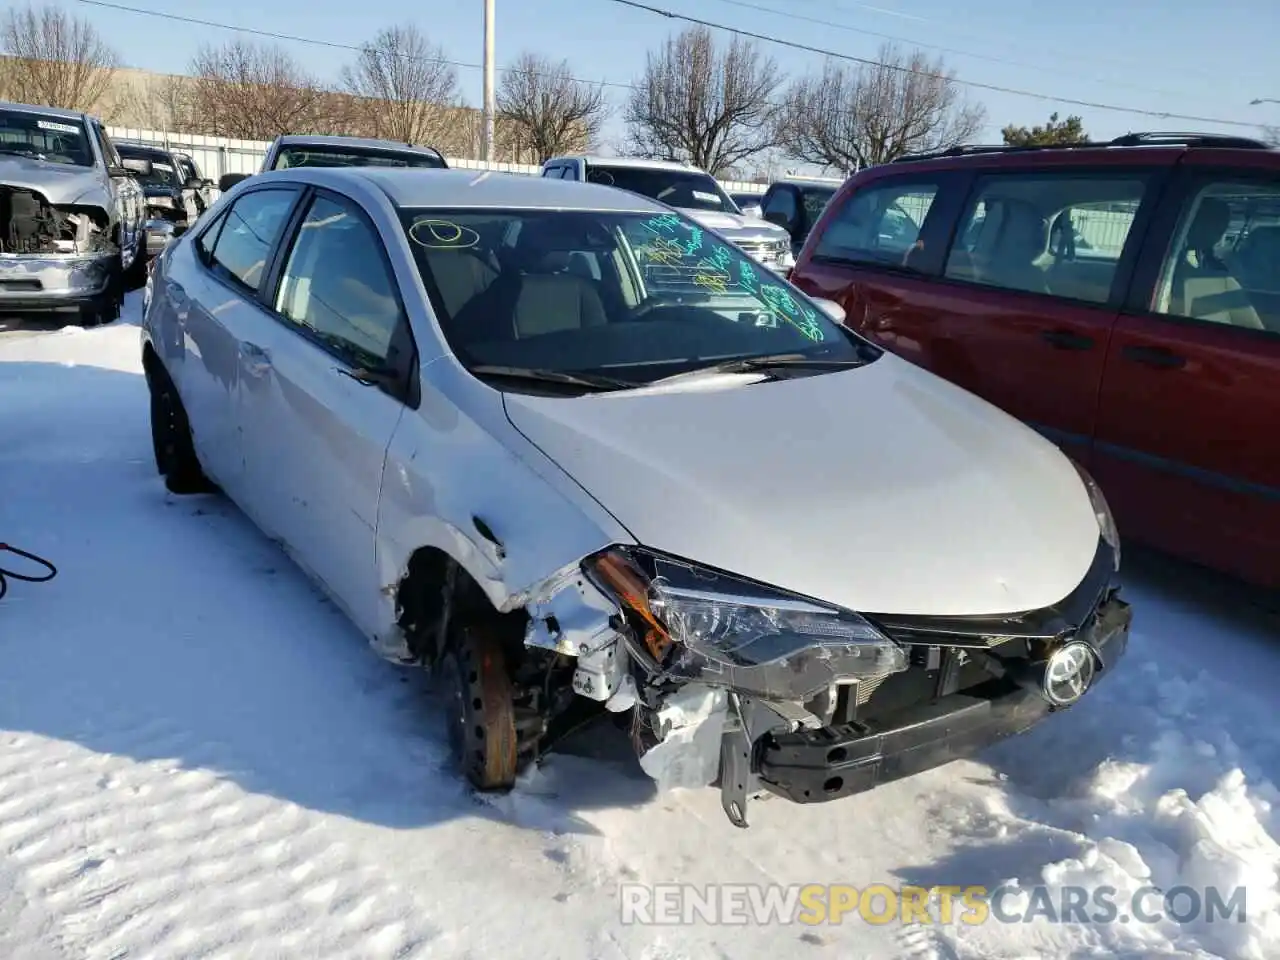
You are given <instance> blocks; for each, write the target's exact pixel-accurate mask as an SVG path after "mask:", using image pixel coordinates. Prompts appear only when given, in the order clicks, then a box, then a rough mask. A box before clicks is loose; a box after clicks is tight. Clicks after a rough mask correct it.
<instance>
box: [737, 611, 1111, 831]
mask: <svg viewBox="0 0 1280 960" xmlns="http://www.w3.org/2000/svg"><path fill="white" fill-rule="evenodd" d="M1131 620H1132V612H1131V610H1130V608H1129V605H1128V604H1127V603H1126V602H1125V601H1123V600H1121V599H1120V598H1119V597H1118V596H1117V595H1115V594H1112V595H1111V596H1110V597H1109V598H1108V599H1107V600H1105V601H1104V602H1103V603H1102V604H1101V605H1100V606H1099V608H1098V610H1097V613H1096V615H1095V616H1094V617H1093V618H1092V619H1091V621H1090V624H1089V625H1088V626H1087V627H1086V628H1085V629H1084V630H1081V631H1080V632H1079V633H1078V634H1076V635H1075V636H1074V637H1069V638H1066V639H1068V640H1072V639H1074V640H1082V641H1084V642H1085V643H1087V644H1088V645H1089V647H1090V648H1091V649H1092V650H1093V653H1094V656H1095V663H1096V672H1095V674H1094V676H1093V679H1092V682H1091V684H1090V687H1089V688H1088V689H1092V685H1093V684H1096V682H1097V680H1098V679H1100V678H1101V677H1104V676H1106V675H1107V674H1109V673H1110V672H1111V670H1112V669H1114V667H1115V665H1116V663H1117V662H1118V661H1119V660H1120V659H1121V657H1122V656H1123V655H1124V653H1125V650H1126V649H1127V646H1128V642H1129V627H1130V623H1131ZM1087 695H1088V694H1087V691H1086V693H1085V696H1087ZM1077 702H1078V701H1077ZM1055 709H1064V708H1057V707H1054V706H1053V705H1052V704H1050V702H1049V701H1048V700H1047V699H1046V698H1045V697H1044V696H1042V695H1041V694H1040V693H1039V692H1038V691H1037V690H1036V689H1033V688H1031V687H1030V686H1029V685H1020V684H1019V683H1018V682H1015V681H1014V679H1013V678H1012V675H1008V676H1005V677H995V676H993V678H992V680H991V681H990V682H988V683H985V684H983V685H981V686H980V687H976V688H971V689H969V690H966V691H964V692H962V693H953V694H951V695H948V696H943V697H940V698H938V699H936V700H933V701H931V702H926V703H920V704H916V705H914V706H911V707H907V708H904V709H902V710H899V711H896V712H895V713H894V714H892V715H890V716H888V717H885V718H883V719H882V720H881V721H879V722H876V721H867V722H864V723H850V724H845V725H842V726H834V727H826V728H822V729H818V730H812V729H808V730H804V729H802V730H797V731H794V732H786V733H766V734H764V735H763V736H761V737H760V738H759V739H758V740H755V742H754V743H750V738H749V737H747V738H744V737H743V736H742V734H743V732H744V731H743V730H742V729H741V727H740V726H739V725H736V724H735V725H732V726H731V728H730V730H729V731H728V732H727V733H726V744H725V746H724V749H725V754H724V760H725V761H726V762H727V763H728V767H726V769H728V768H731V767H732V766H733V762H732V758H731V757H730V756H729V754H730V753H731V752H736V753H737V754H738V756H739V758H740V759H739V761H738V762H740V763H742V764H743V765H744V766H745V765H746V764H750V771H749V772H750V775H751V779H752V780H754V781H756V782H757V783H758V784H759V785H760V786H761V787H763V788H764V789H766V790H767V791H769V792H770V793H774V794H777V795H779V796H782V797H785V798H787V799H788V800H792V801H794V802H796V803H822V802H826V801H830V800H836V799H839V798H841V797H847V796H850V795H852V794H855V793H861V792H863V791H866V790H870V789H872V788H873V787H876V786H878V785H880V784H883V783H888V782H890V781H893V780H898V779H902V778H904V777H908V776H911V775H913V774H916V773H920V772H922V771H924V770H928V769H930V768H932V767H937V766H941V765H942V764H946V763H950V762H951V761H953V760H958V759H961V758H964V757H967V756H970V755H972V754H974V753H976V752H978V751H980V750H982V749H984V748H985V747H988V746H990V745H992V744H994V743H996V742H998V741H1000V740H1003V739H1004V738H1006V737H1009V736H1013V735H1016V734H1019V733H1023V732H1025V731H1026V730H1028V729H1030V728H1031V727H1033V726H1035V725H1036V724H1037V723H1039V722H1040V721H1041V720H1042V719H1044V718H1045V717H1046V716H1047V715H1048V714H1049V713H1051V712H1053V711H1054V710H1055ZM748 743H750V746H749V747H747V744H748ZM744 747H746V748H747V749H746V756H743V755H742V753H743V749H744ZM739 772H741V773H746V772H747V771H746V770H741V768H739ZM739 779H741V778H739ZM726 786H728V785H727V784H726V783H725V782H723V781H722V784H721V787H722V791H723V790H724V788H725V787H726ZM734 793H735V794H736V795H734V796H728V795H726V797H725V810H726V812H727V813H728V814H729V816H730V819H731V820H734V822H735V823H738V825H739V826H745V825H746V821H745V816H742V815H741V814H742V809H741V808H742V806H744V804H745V796H743V795H742V794H741V793H738V792H737V791H734ZM735 803H736V804H737V806H738V814H739V815H738V816H736V817H735V811H734V804H735ZM739 821H740V822H739Z"/></svg>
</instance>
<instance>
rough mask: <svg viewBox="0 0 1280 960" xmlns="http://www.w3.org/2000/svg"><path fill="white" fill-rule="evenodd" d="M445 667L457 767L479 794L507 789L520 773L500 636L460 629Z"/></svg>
mask: <svg viewBox="0 0 1280 960" xmlns="http://www.w3.org/2000/svg"><path fill="white" fill-rule="evenodd" d="M441 667H442V671H441V672H442V674H443V677H444V679H445V681H446V683H447V687H446V690H447V696H448V706H447V708H446V718H447V721H448V726H449V745H450V747H451V748H452V750H453V757H454V761H455V762H456V763H457V764H458V767H459V768H460V769H461V771H462V772H463V774H465V775H466V778H467V780H468V781H470V783H471V785H472V786H474V787H475V788H476V789H478V790H506V789H509V788H510V787H512V786H513V785H514V784H515V782H516V773H517V770H518V746H517V738H516V724H515V704H514V689H513V686H512V683H511V677H510V675H509V674H508V672H507V658H506V654H505V653H504V651H503V647H502V643H501V641H500V640H499V638H498V632H497V630H496V629H495V628H494V627H492V626H490V625H486V624H484V623H476V624H472V625H468V626H465V627H462V628H460V629H459V630H458V633H457V635H456V639H455V640H454V642H453V644H452V645H451V648H450V650H449V652H448V653H446V654H445V657H444V659H443V661H442V663H441Z"/></svg>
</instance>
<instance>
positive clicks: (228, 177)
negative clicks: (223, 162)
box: [218, 173, 251, 193]
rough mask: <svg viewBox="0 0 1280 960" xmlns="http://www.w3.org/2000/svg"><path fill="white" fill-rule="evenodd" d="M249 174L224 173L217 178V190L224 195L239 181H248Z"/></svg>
mask: <svg viewBox="0 0 1280 960" xmlns="http://www.w3.org/2000/svg"><path fill="white" fill-rule="evenodd" d="M250 176H251V174H248V173H224V174H223V175H222V176H221V177H220V178H218V189H219V190H221V191H222V192H223V193H226V192H227V191H228V190H230V189H231V188H232V187H234V186H235V185H236V184H237V183H239V182H240V181H241V180H248V179H249V177H250Z"/></svg>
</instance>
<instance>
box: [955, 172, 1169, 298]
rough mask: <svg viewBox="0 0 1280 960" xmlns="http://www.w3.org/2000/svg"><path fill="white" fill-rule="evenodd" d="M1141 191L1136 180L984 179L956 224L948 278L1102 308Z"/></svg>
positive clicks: (1138, 181) (1043, 177)
mask: <svg viewBox="0 0 1280 960" xmlns="http://www.w3.org/2000/svg"><path fill="white" fill-rule="evenodd" d="M1145 187H1146V183H1145V181H1144V180H1142V179H1140V178H1135V177H1098V176H1084V177H1082V176H1079V175H1076V176H1042V175H1033V176H1016V175H998V176H991V177H987V178H985V179H984V180H982V181H979V184H978V188H977V192H976V194H975V196H974V198H973V199H972V201H971V202H970V204H969V207H968V208H967V210H966V211H965V213H964V215H963V216H962V217H961V218H960V225H959V229H958V230H957V232H956V241H955V243H954V245H953V246H952V248H951V252H950V254H949V255H948V257H947V265H946V271H945V274H946V276H948V277H950V278H951V279H953V280H966V281H969V282H971V283H981V284H985V285H988V286H993V287H1002V288H1004V289H1006V290H1025V291H1027V292H1030V293H1045V294H1050V295H1052V296H1056V297H1063V298H1066V299H1069V300H1083V301H1086V302H1089V303H1105V302H1106V301H1107V300H1108V299H1109V298H1110V296H1111V286H1112V282H1113V281H1114V279H1115V274H1116V268H1117V266H1118V265H1119V262H1120V255H1121V253H1123V251H1124V247H1125V243H1126V242H1127V241H1128V239H1129V231H1130V230H1131V228H1132V227H1133V221H1134V218H1135V217H1136V216H1137V213H1138V207H1139V205H1140V204H1141V203H1142V197H1143V192H1144V190H1145Z"/></svg>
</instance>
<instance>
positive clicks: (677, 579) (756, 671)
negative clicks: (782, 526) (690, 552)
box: [585, 549, 907, 702]
mask: <svg viewBox="0 0 1280 960" xmlns="http://www.w3.org/2000/svg"><path fill="white" fill-rule="evenodd" d="M585 566H586V569H587V570H588V572H589V573H590V574H591V575H592V577H593V579H594V580H595V581H596V582H597V583H599V585H600V586H601V587H602V588H604V589H606V590H608V591H609V592H610V593H611V594H612V595H613V596H614V597H615V599H617V601H618V602H619V604H620V605H621V606H622V607H623V609H624V610H625V611H626V612H627V614H628V615H629V617H630V619H631V620H632V622H633V624H634V625H635V627H636V632H637V633H639V634H640V635H641V638H642V639H643V642H644V646H645V647H646V649H647V650H648V652H649V653H650V654H651V655H652V657H653V659H654V660H655V661H657V663H658V665H659V666H660V667H661V668H662V670H663V672H664V673H665V674H666V676H668V677H671V678H672V679H677V680H696V681H699V682H702V683H707V684H710V685H713V686H720V687H727V688H730V689H733V690H736V691H739V692H742V693H747V694H752V695H755V696H758V697H761V698H764V699H768V700H791V701H797V702H804V701H807V700H809V699H811V698H813V697H814V696H816V695H817V694H819V693H821V692H824V691H826V690H829V689H830V687H831V684H832V683H834V682H836V681H839V680H844V681H852V680H859V679H870V678H876V677H884V676H886V675H888V674H890V673H896V672H898V671H901V670H905V669H906V668H907V655H906V651H905V650H903V648H902V647H900V646H898V644H896V643H894V642H893V641H892V640H890V639H889V638H888V637H886V636H884V634H882V633H881V632H880V631H879V630H877V629H876V628H875V627H874V626H873V625H872V624H871V623H869V622H868V621H867V620H866V619H864V618H863V617H861V616H859V615H858V614H856V613H853V612H852V611H847V610H841V609H839V608H837V607H832V606H828V605H826V604H822V603H817V602H815V601H812V600H809V599H807V598H804V597H799V596H795V595H792V594H789V593H787V592H785V591H781V590H774V589H772V588H769V587H764V586H761V585H759V584H755V583H752V582H751V581H747V580H742V579H740V578H738V577H734V576H730V575H728V574H723V573H717V572H714V571H710V570H706V569H703V568H701V567H697V566H694V565H692V564H688V563H684V562H681V561H676V560H672V559H668V558H665V557H659V556H656V555H654V554H651V553H648V552H647V551H642V550H622V549H614V550H609V551H606V552H604V553H602V554H598V555H596V556H595V557H592V558H589V560H588V561H587V563H586V564H585Z"/></svg>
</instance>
